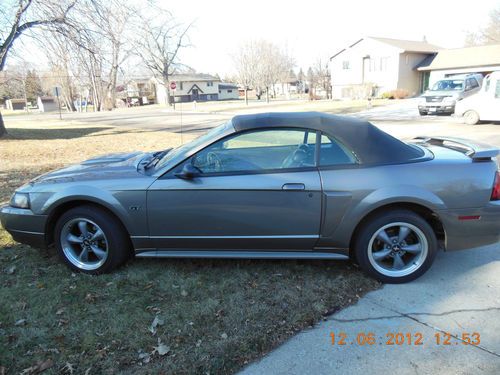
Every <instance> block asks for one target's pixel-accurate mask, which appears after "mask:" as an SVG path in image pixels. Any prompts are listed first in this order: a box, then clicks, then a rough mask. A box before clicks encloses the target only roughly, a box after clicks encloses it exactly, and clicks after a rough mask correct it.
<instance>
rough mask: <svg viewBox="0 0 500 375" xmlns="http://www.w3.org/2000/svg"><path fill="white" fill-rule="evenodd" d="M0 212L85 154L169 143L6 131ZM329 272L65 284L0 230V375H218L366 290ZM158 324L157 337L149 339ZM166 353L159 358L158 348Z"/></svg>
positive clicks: (272, 265) (350, 275)
mask: <svg viewBox="0 0 500 375" xmlns="http://www.w3.org/2000/svg"><path fill="white" fill-rule="evenodd" d="M9 132H10V135H9V138H8V139H2V140H0V153H1V170H0V173H1V176H0V178H1V186H0V201H2V200H3V201H5V200H6V199H8V197H9V195H10V194H11V193H12V192H13V190H14V189H15V188H16V187H17V186H18V185H20V184H22V183H24V182H26V181H28V180H29V179H30V178H32V177H34V176H35V175H38V174H39V173H42V172H45V171H48V170H50V169H53V168H56V167H60V166H62V165H66V164H69V163H72V162H77V161H80V160H83V159H86V158H88V157H91V156H95V155H97V154H103V153H109V152H118V151H129V150H134V149H135V150H159V149H163V148H166V147H169V146H175V145H177V144H179V141H180V138H179V136H178V135H177V134H173V133H166V132H148V131H132V130H125V131H123V130H119V129H116V128H109V127H108V128H106V127H95V126H93V127H85V126H66V127H59V128H57V127H54V126H48V127H46V126H44V127H41V126H35V125H33V124H28V125H26V126H19V127H17V128H9ZM378 285H379V284H378V283H377V282H375V281H373V280H371V279H369V278H367V277H365V276H364V275H363V274H362V273H361V272H360V271H358V270H356V269H353V268H352V266H351V265H350V264H349V263H347V262H334V261H315V262H312V261H244V260H238V261H236V260H235V261H228V260H135V261H133V262H130V263H129V264H128V265H126V266H125V267H123V268H121V269H120V270H118V271H117V272H115V273H113V274H111V275H103V276H98V277H92V276H87V275H82V274H73V273H72V272H71V271H69V270H68V269H67V268H66V267H65V266H64V265H62V264H61V263H60V262H59V261H58V259H57V257H56V256H55V255H54V253H53V251H51V250H48V251H40V250H35V249H32V248H30V247H28V246H24V245H19V244H16V243H14V242H13V241H12V239H11V237H10V236H9V235H8V234H7V233H6V232H5V231H4V230H3V229H0V373H2V369H3V370H5V371H6V373H19V372H21V371H22V370H24V369H27V368H29V367H30V366H33V365H36V364H37V363H44V364H45V365H47V366H49V367H50V368H49V369H48V370H47V371H46V372H45V373H70V371H69V368H70V367H71V368H73V369H74V373H75V374H83V373H85V372H86V371H87V370H88V369H90V370H89V373H91V374H97V373H99V374H113V373H129V374H138V373H139V374H149V373H175V374H196V373H200V374H202V373H203V374H205V373H211V374H227V373H234V372H235V371H237V370H238V369H240V368H241V367H242V366H244V365H245V364H246V363H248V362H249V361H252V360H254V359H256V358H258V357H260V356H261V355H262V354H263V353H266V352H268V351H269V350H271V349H272V348H273V347H275V346H276V345H278V344H280V343H281V342H283V341H284V340H285V339H287V338H288V337H290V336H291V335H293V334H294V333H295V332H297V331H298V330H300V329H302V328H304V327H308V326H311V325H313V324H314V323H315V322H318V321H319V320H321V319H323V317H324V316H325V315H328V314H330V313H332V312H334V311H336V310H338V309H340V308H342V307H344V306H346V305H349V304H351V303H354V302H356V300H357V299H358V298H359V296H361V295H363V294H364V293H365V292H367V291H369V290H372V289H374V288H377V287H378ZM156 316H158V317H159V318H160V319H161V320H162V321H163V325H159V326H158V327H157V332H156V333H155V334H154V335H153V334H152V333H151V332H150V331H149V327H150V325H151V323H152V322H153V320H154V318H155V317H156ZM159 340H160V342H161V343H163V344H165V345H166V346H168V348H169V351H168V353H166V354H165V355H163V356H160V355H159V354H158V353H157V352H154V347H155V346H158V342H159Z"/></svg>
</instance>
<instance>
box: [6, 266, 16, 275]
mask: <svg viewBox="0 0 500 375" xmlns="http://www.w3.org/2000/svg"><path fill="white" fill-rule="evenodd" d="M14 272H16V266H12V267H9V268H7V271H5V273H6V274H7V275H13V274H14Z"/></svg>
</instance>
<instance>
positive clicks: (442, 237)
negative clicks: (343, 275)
mask: <svg viewBox="0 0 500 375" xmlns="http://www.w3.org/2000/svg"><path fill="white" fill-rule="evenodd" d="M394 210H408V211H411V212H414V213H416V214H417V215H419V216H421V217H422V218H423V219H424V220H425V221H426V222H427V223H428V224H429V225H430V226H431V228H432V230H433V231H434V234H435V235H436V238H437V239H438V242H439V243H440V244H442V245H443V246H444V244H445V243H446V231H445V229H444V225H443V222H442V220H441V218H440V217H439V215H438V214H437V213H436V212H435V211H434V210H432V209H430V208H429V207H427V206H425V205H423V204H420V203H414V202H392V203H388V204H384V205H382V206H379V207H377V208H374V209H373V210H371V211H370V212H368V213H366V214H365V215H364V216H363V217H362V218H361V220H360V221H359V222H358V224H357V225H356V227H355V228H354V231H353V232H352V235H351V239H350V243H349V256H350V257H351V258H352V257H353V256H354V252H353V251H354V250H353V249H354V244H355V241H356V237H357V236H358V233H359V231H360V230H361V228H362V227H363V226H364V225H365V224H366V223H368V222H369V221H370V220H371V219H372V218H373V217H375V216H377V215H379V214H380V213H382V212H387V211H394Z"/></svg>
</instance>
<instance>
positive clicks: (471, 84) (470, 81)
mask: <svg viewBox="0 0 500 375" xmlns="http://www.w3.org/2000/svg"><path fill="white" fill-rule="evenodd" d="M465 82H466V83H465V89H466V90H472V89H475V88H476V87H479V83H477V81H476V79H475V78H467V80H466V81H465Z"/></svg>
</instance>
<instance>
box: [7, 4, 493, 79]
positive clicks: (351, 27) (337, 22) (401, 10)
mask: <svg viewBox="0 0 500 375" xmlns="http://www.w3.org/2000/svg"><path fill="white" fill-rule="evenodd" d="M1 1H2V0H0V2H1ZM161 3H164V4H165V5H163V6H164V7H166V8H167V9H168V10H170V11H171V12H172V14H173V15H174V16H175V17H176V18H177V19H178V20H180V21H182V22H185V23H189V22H191V21H193V20H194V21H195V25H194V27H193V28H192V30H191V32H190V39H191V43H192V45H193V47H191V48H188V49H185V50H184V51H183V52H182V55H181V58H182V62H183V63H185V64H187V65H189V66H191V67H192V68H194V69H195V70H196V71H197V72H200V73H212V74H215V73H218V74H220V75H221V76H222V77H224V76H225V75H226V74H231V73H232V71H233V66H232V60H231V54H233V53H234V51H236V50H237V48H238V45H240V44H241V43H243V42H244V41H246V40H249V39H254V38H265V39H268V40H271V41H273V42H275V43H277V44H279V45H281V46H282V47H283V48H286V49H288V51H289V53H290V54H291V55H292V56H294V57H295V60H296V63H297V65H296V70H298V69H299V68H300V67H302V68H303V69H304V70H307V68H308V66H310V65H312V64H314V62H315V61H316V60H317V59H318V58H322V59H326V58H328V57H329V56H331V55H333V54H335V53H336V52H337V51H339V50H340V49H342V48H344V47H345V46H346V45H349V44H352V43H353V42H355V41H356V40H358V39H359V38H361V37H363V36H365V35H368V36H380V37H389V38H398V39H409V40H422V39H423V37H424V36H425V37H426V38H427V41H428V42H429V43H433V44H436V45H439V46H442V47H444V48H456V47H462V46H463V43H464V37H465V34H466V32H467V31H469V30H472V31H475V30H477V29H478V28H479V27H481V26H484V24H485V23H486V22H487V21H488V13H489V12H490V10H491V9H493V8H495V7H496V6H498V5H499V4H500V0H475V1H474V2H471V1H467V0H458V1H457V0H418V1H411V2H410V1H405V0H399V1H398V0H365V1H361V0H347V1H335V0H330V1H328V0H302V1H296V0H288V1H286V0H251V1H238V0H216V1H206V0H177V1H168V2H163V1H162V0H158V4H161ZM26 42H27V43H26ZM26 42H25V43H21V45H20V46H19V47H20V50H18V52H20V53H19V55H22V57H23V58H24V59H26V60H28V61H30V60H31V62H33V63H36V62H38V63H39V64H40V62H41V61H44V58H43V57H42V54H41V53H36V52H35V51H34V48H33V46H32V45H31V44H30V43H29V42H28V41H26ZM26 51H28V52H27V53H26ZM13 60H15V58H14V59H13ZM12 63H14V61H12ZM129 64H134V65H135V64H137V62H132V61H131V62H130V63H129ZM42 70H43V67H42Z"/></svg>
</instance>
